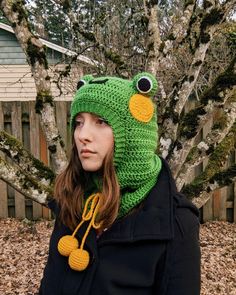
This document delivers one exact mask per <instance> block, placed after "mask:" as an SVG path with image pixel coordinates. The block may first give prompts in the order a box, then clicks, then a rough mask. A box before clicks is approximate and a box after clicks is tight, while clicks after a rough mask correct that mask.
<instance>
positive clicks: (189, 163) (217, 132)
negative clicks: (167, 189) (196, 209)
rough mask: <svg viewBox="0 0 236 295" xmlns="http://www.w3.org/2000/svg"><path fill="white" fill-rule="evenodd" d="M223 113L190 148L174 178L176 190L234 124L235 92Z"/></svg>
mask: <svg viewBox="0 0 236 295" xmlns="http://www.w3.org/2000/svg"><path fill="white" fill-rule="evenodd" d="M225 111H226V112H225V113H224V114H222V115H221V117H220V118H218V120H217V123H216V124H214V125H213V128H212V130H211V132H210V133H209V134H208V135H207V136H206V139H205V140H202V141H201V142H200V143H199V144H198V145H197V146H194V147H192V149H191V150H190V152H189V154H188V156H187V160H186V161H185V163H184V165H183V166H182V168H181V170H180V173H179V175H178V177H177V178H176V185H177V188H178V189H179V190H180V189H181V188H182V187H183V185H184V184H185V183H186V180H187V176H188V174H187V171H190V170H191V169H193V168H194V167H196V166H197V165H199V164H200V163H202V162H203V161H204V160H205V159H206V158H207V157H209V155H211V154H212V153H213V152H214V150H215V148H216V145H218V144H219V143H221V142H222V140H223V139H224V137H225V135H226V134H228V133H229V132H230V129H231V128H233V125H234V124H235V122H236V90H234V91H233V98H232V101H230V102H229V103H228V105H227V107H226V108H225Z"/></svg>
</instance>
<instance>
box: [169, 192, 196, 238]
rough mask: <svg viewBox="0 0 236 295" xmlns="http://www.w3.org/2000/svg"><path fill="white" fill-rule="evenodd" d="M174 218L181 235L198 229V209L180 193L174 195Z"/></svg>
mask: <svg viewBox="0 0 236 295" xmlns="http://www.w3.org/2000/svg"><path fill="white" fill-rule="evenodd" d="M174 217H175V218H174V220H175V223H176V224H177V226H178V228H179V230H180V232H181V234H182V235H185V234H189V233H191V232H194V231H196V230H197V231H198V229H199V225H200V222H199V210H198V209H197V207H196V206H195V205H194V204H193V203H192V202H191V201H190V200H188V199H187V198H186V197H185V196H184V195H182V194H181V193H178V192H176V194H175V195H174Z"/></svg>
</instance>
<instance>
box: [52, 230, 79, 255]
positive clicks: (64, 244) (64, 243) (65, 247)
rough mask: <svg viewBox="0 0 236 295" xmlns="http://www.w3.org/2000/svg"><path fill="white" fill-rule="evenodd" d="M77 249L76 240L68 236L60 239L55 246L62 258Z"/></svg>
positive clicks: (77, 243)
mask: <svg viewBox="0 0 236 295" xmlns="http://www.w3.org/2000/svg"><path fill="white" fill-rule="evenodd" d="M78 247H79V242H78V240H77V239H76V238H74V237H72V236H69V235H67V236H64V237H62V238H61V239H60V241H59V243H58V245H57V249H58V251H59V253H60V254H61V255H63V256H69V255H70V253H71V252H72V251H73V250H75V249H78Z"/></svg>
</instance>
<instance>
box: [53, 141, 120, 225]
mask: <svg viewBox="0 0 236 295" xmlns="http://www.w3.org/2000/svg"><path fill="white" fill-rule="evenodd" d="M113 150H114V149H113V148H112V150H111V151H110V152H109V153H108V154H107V155H106V157H105V159H104V162H103V166H102V168H101V170H100V171H99V173H98V175H100V179H99V181H101V184H102V185H101V193H102V194H103V196H104V198H102V205H101V207H100V210H99V215H98V220H97V221H98V222H100V221H102V229H104V228H108V227H109V226H111V224H112V223H113V222H114V220H115V219H116V217H117V215H118V209H119V203H120V187H119V183H118V179H117V176H116V172H115V167H114V164H113V156H114V151H113ZM92 173H93V172H87V171H85V170H84V169H83V167H82V164H81V162H80V159H79V156H78V151H77V148H76V144H75V141H74V138H72V149H71V155H70V159H69V164H68V166H67V168H66V169H65V170H64V171H63V172H62V173H61V174H60V175H58V176H57V178H56V181H55V186H54V198H55V199H56V200H57V202H58V204H59V207H60V214H59V220H60V221H61V222H62V223H63V224H65V225H66V226H68V227H69V228H70V229H71V230H74V229H75V227H76V226H77V225H78V222H79V221H80V219H81V216H82V212H83V207H84V203H85V199H84V194H85V192H86V190H88V188H89V187H91V183H92Z"/></svg>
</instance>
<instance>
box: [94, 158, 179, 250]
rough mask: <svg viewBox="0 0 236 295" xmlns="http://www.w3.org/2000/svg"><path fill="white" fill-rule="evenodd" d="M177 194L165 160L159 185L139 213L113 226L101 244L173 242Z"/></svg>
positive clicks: (104, 234)
mask: <svg viewBox="0 0 236 295" xmlns="http://www.w3.org/2000/svg"><path fill="white" fill-rule="evenodd" d="M175 193H176V187H175V183H174V180H173V178H172V176H171V172H170V169H169V167H168V164H167V163H166V161H165V160H163V159H162V170H161V172H160V174H159V176H158V179H157V183H156V185H155V186H154V187H153V188H152V190H151V191H150V192H149V194H148V196H147V198H146V199H145V201H144V202H143V206H142V208H141V209H140V210H138V211H136V212H134V213H133V214H130V215H127V216H126V217H123V218H121V219H118V220H117V221H115V222H114V224H113V225H112V227H111V228H110V229H108V230H107V231H105V232H104V233H103V234H102V235H101V237H100V238H99V240H98V244H100V245H101V244H103V243H108V242H128V241H130V242H132V241H138V240H147V239H156V240H170V239H172V238H173V210H174V208H173V195H174V194H175Z"/></svg>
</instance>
